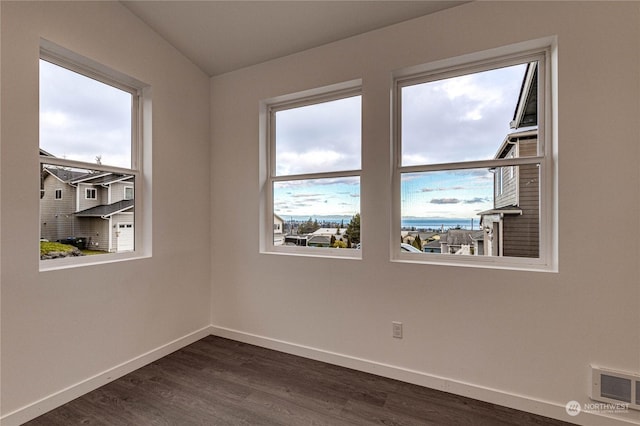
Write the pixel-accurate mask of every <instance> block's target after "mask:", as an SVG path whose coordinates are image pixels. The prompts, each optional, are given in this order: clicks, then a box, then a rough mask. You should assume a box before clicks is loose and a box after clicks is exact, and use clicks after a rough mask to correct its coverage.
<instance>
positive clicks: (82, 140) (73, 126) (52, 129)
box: [40, 60, 132, 167]
mask: <svg viewBox="0 0 640 426" xmlns="http://www.w3.org/2000/svg"><path fill="white" fill-rule="evenodd" d="M131 101H132V99H131V94H129V93H127V92H124V91H122V90H119V89H116V88H114V87H112V86H109V85H106V84H104V83H100V82H98V81H96V80H93V79H90V78H87V77H85V76H82V75H80V74H77V73H74V72H71V71H69V70H67V69H64V68H61V67H59V66H57V65H53V64H51V63H49V62H46V61H43V60H41V61H40V148H42V149H44V150H45V151H47V152H48V153H50V154H53V155H54V156H56V157H61V158H66V159H70V160H80V161H86V162H89V163H95V162H96V157H97V156H101V161H102V164H105V165H111V166H120V167H131Z"/></svg>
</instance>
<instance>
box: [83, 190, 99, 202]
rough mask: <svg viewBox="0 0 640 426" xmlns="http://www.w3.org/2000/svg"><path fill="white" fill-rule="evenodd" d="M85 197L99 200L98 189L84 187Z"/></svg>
mask: <svg viewBox="0 0 640 426" xmlns="http://www.w3.org/2000/svg"><path fill="white" fill-rule="evenodd" d="M84 199H85V200H97V199H98V190H97V189H96V188H93V187H91V188H85V189H84Z"/></svg>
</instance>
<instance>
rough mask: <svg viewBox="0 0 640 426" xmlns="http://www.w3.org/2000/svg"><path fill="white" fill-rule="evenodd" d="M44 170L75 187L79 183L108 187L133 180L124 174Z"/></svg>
mask: <svg viewBox="0 0 640 426" xmlns="http://www.w3.org/2000/svg"><path fill="white" fill-rule="evenodd" d="M44 170H45V171H46V172H48V173H49V174H51V175H52V176H55V177H56V178H58V179H59V180H61V181H62V182H64V183H68V184H70V185H75V184H77V183H90V184H93V185H108V184H111V183H114V182H120V181H126V180H131V179H133V176H132V175H127V174H123V173H110V172H99V173H87V172H79V171H77V170H73V169H68V168H66V167H44Z"/></svg>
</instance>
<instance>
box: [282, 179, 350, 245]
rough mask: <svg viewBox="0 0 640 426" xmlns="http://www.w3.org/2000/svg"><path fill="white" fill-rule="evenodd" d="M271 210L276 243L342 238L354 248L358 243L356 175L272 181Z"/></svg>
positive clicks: (328, 241)
mask: <svg viewBox="0 0 640 426" xmlns="http://www.w3.org/2000/svg"><path fill="white" fill-rule="evenodd" d="M273 210H274V244H275V245H282V244H285V243H286V244H288V245H308V246H316V247H328V246H330V245H332V246H334V247H335V246H342V244H341V243H337V244H335V242H336V241H343V242H344V243H345V244H344V246H345V247H349V246H352V247H354V248H355V245H356V244H357V243H359V242H360V178H359V177H343V178H333V179H306V180H292V181H281V182H274V184H273ZM350 224H351V227H350V226H349V225H350ZM332 237H333V238H332Z"/></svg>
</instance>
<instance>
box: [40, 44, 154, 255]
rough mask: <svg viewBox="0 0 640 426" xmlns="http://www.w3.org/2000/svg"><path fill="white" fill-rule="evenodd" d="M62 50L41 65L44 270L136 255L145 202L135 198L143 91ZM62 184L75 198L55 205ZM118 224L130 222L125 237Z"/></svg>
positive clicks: (49, 51)
mask: <svg viewBox="0 0 640 426" xmlns="http://www.w3.org/2000/svg"><path fill="white" fill-rule="evenodd" d="M47 46H49V43H47ZM63 50H64V49H62V48H59V47H53V48H43V49H42V50H41V60H40V179H41V188H40V238H41V242H40V257H41V260H43V261H45V262H44V263H42V264H41V267H45V268H47V267H49V266H51V264H52V263H55V264H61V265H65V264H68V263H69V262H72V263H74V264H75V263H82V258H84V257H85V256H87V255H89V254H91V255H95V254H107V253H118V252H133V251H135V250H136V245H137V241H136V240H135V238H134V236H135V235H136V233H135V232H134V229H135V227H137V226H138V221H137V220H136V219H137V218H138V217H137V216H136V214H135V212H136V206H138V205H139V203H138V202H137V200H134V197H133V193H134V187H136V185H137V184H138V182H139V181H140V179H139V176H140V174H141V168H140V165H141V164H142V162H141V152H142V150H141V149H140V141H139V130H140V125H141V124H140V123H139V122H138V120H139V117H140V116H141V114H140V108H141V107H140V97H141V88H142V87H141V85H137V84H138V83H137V82H135V80H133V79H130V78H123V77H122V75H121V74H120V73H117V72H115V71H113V72H112V71H110V70H108V69H107V68H106V67H104V66H101V65H100V64H95V63H93V62H92V61H90V60H88V59H87V60H84V59H83V58H80V57H79V56H78V55H75V54H72V53H69V54H68V55H66V54H65V53H67V52H66V51H65V53H60V52H61V51H63ZM123 80H126V81H123ZM132 82H134V84H131V83H132ZM61 185H62V186H64V188H65V189H64V192H65V193H66V194H69V195H68V196H65V198H64V200H62V201H58V202H57V203H51V200H56V199H57V200H60V198H61V195H62V190H60V189H55V188H56V187H58V188H59V187H60V186H61ZM119 223H127V227H126V230H127V232H126V235H124V234H125V233H123V232H121V230H120V229H119V227H118V226H117V225H118V224H119ZM123 238H126V241H125V242H123V241H120V240H121V239H123ZM53 259H55V260H53ZM62 259H66V260H62ZM98 259H100V258H97V257H95V256H92V261H96V260H98Z"/></svg>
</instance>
